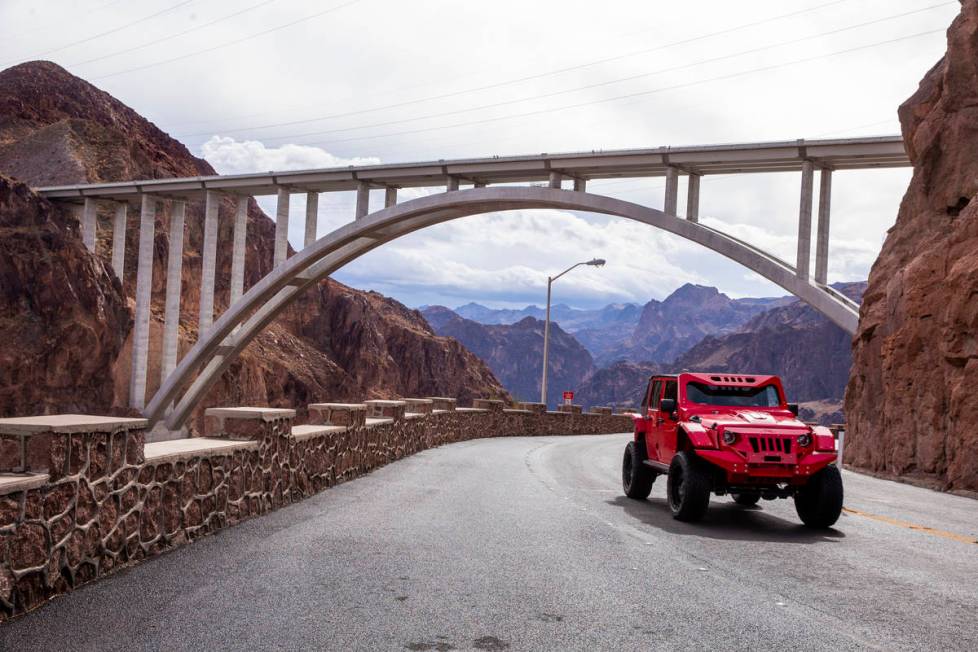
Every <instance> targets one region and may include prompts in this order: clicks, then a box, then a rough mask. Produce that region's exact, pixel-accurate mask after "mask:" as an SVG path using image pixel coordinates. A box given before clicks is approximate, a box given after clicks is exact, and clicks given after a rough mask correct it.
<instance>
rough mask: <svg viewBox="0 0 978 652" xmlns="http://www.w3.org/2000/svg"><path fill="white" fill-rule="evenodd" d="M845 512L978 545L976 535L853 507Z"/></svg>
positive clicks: (846, 508) (847, 508)
mask: <svg viewBox="0 0 978 652" xmlns="http://www.w3.org/2000/svg"><path fill="white" fill-rule="evenodd" d="M842 511H843V512H846V513H847V514H854V515H855V516H863V517H865V518H871V519H873V520H874V521H880V522H882V523H889V524H890V525H896V526H897V527H902V528H907V529H908V530H916V531H918V532H923V533H925V534H933V535H934V536H937V537H943V538H945V539H950V540H952V541H957V542H958V543H970V544H973V545H978V539H976V538H974V537H969V536H966V535H964V534H956V533H954V532H948V531H947V530H938V529H935V528H932V527H927V526H926V525H917V524H916V523H910V522H909V521H901V520H900V519H896V518H890V517H889V516H880V515H879V514H870V513H868V512H862V511H860V510H858V509H852V508H851V507H843V508H842Z"/></svg>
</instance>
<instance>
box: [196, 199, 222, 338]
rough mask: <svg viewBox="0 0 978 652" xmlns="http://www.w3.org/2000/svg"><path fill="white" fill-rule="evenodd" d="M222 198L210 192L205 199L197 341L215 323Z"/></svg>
mask: <svg viewBox="0 0 978 652" xmlns="http://www.w3.org/2000/svg"><path fill="white" fill-rule="evenodd" d="M220 206H221V196H220V195H219V194H218V193H216V192H214V191H213V190H208V191H207V194H206V196H205V199H204V244H203V246H202V249H201V268H200V317H199V318H198V321H197V339H203V337H204V335H205V334H206V333H207V331H208V330H209V329H210V327H211V324H213V323H214V275H215V273H216V270H217V220H218V217H219V215H220Z"/></svg>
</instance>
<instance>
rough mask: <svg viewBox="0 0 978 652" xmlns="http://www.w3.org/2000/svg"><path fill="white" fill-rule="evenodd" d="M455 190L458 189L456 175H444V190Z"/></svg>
mask: <svg viewBox="0 0 978 652" xmlns="http://www.w3.org/2000/svg"><path fill="white" fill-rule="evenodd" d="M455 190H458V177H456V176H455V175H452V174H450V175H448V176H447V177H445V192H454V191H455Z"/></svg>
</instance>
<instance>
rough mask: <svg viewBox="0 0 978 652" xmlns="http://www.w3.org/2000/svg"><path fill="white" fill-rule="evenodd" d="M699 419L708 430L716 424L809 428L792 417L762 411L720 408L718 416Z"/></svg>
mask: <svg viewBox="0 0 978 652" xmlns="http://www.w3.org/2000/svg"><path fill="white" fill-rule="evenodd" d="M699 417H700V419H701V423H702V424H703V426H704V427H707V428H709V427H711V426H713V424H714V423H716V426H717V427H718V428H736V427H741V428H743V427H751V428H765V429H767V428H793V429H800V428H804V429H807V428H808V426H806V425H805V424H804V423H802V422H801V421H799V420H798V419H797V418H795V417H794V416H792V415H780V414H772V413H770V412H764V411H761V410H757V411H754V410H724V409H723V408H720V409H719V410H718V411H717V414H700V415H699Z"/></svg>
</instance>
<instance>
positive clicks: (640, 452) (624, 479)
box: [621, 441, 656, 500]
mask: <svg viewBox="0 0 978 652" xmlns="http://www.w3.org/2000/svg"><path fill="white" fill-rule="evenodd" d="M644 462H645V444H644V443H643V442H634V441H630V442H628V445H627V446H625V455H624V456H623V457H622V460H621V487H622V489H623V490H624V491H625V495H626V496H628V497H629V498H634V499H635V500H645V499H646V498H648V497H649V494H650V493H652V483H653V482H655V476H656V473H655V471H653V470H652V469H650V468H649V467H647V466H646V465H645V464H644Z"/></svg>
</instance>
